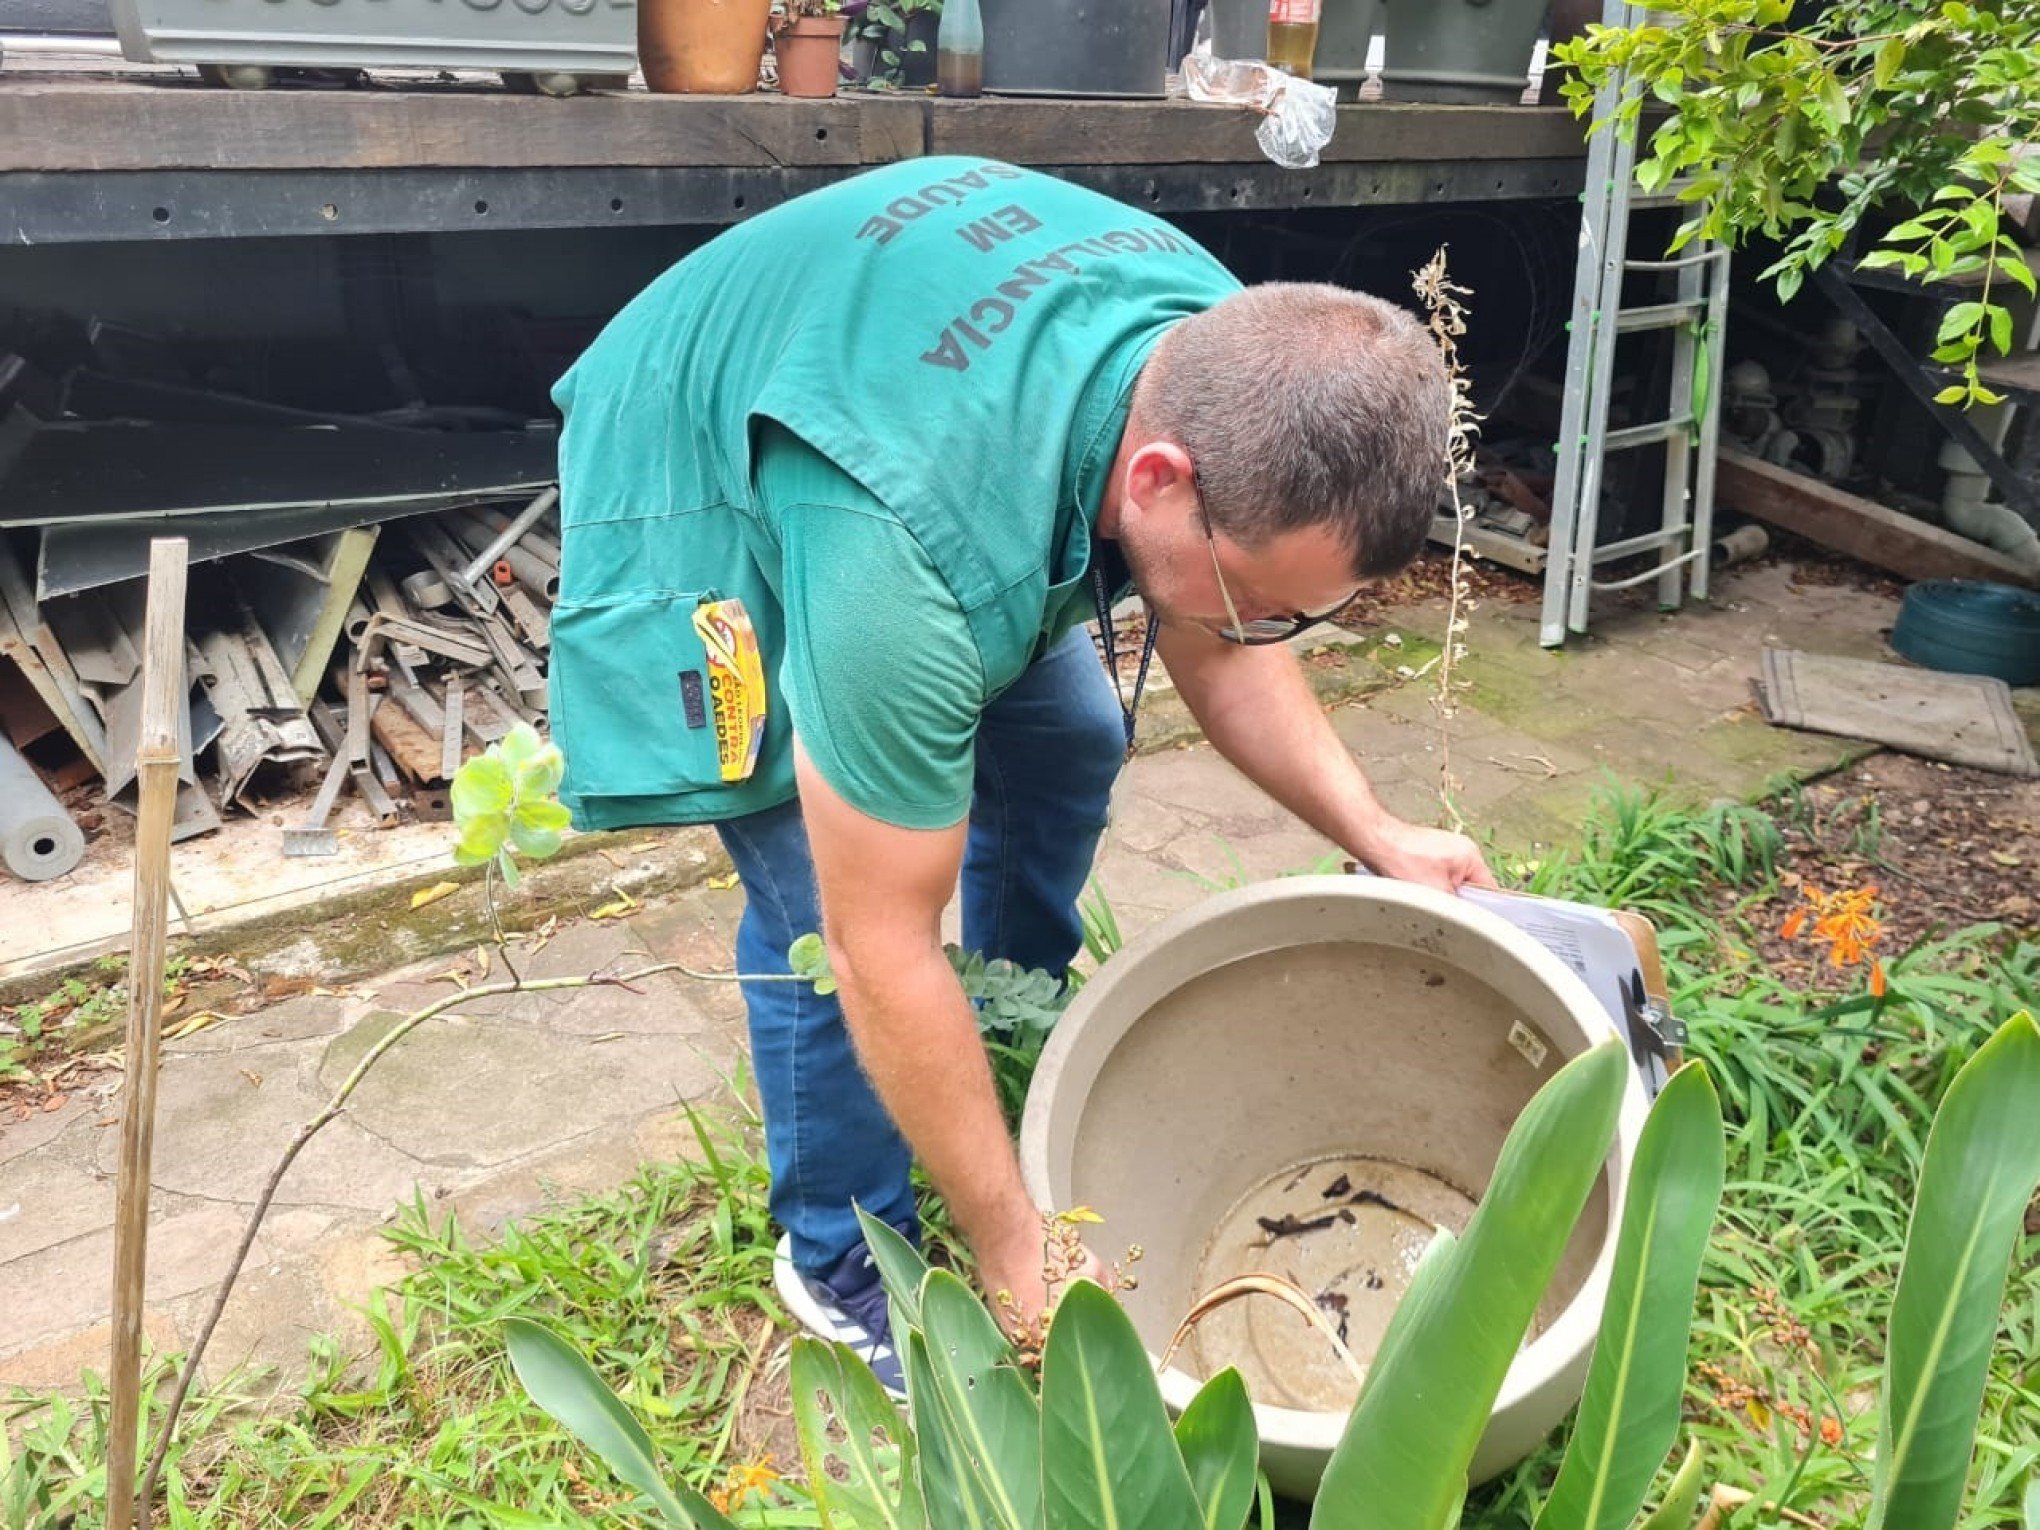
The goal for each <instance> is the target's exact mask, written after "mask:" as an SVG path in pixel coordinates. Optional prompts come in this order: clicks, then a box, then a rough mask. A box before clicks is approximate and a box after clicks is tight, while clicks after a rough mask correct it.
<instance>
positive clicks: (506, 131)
mask: <svg viewBox="0 0 2040 1530" xmlns="http://www.w3.org/2000/svg"><path fill="white" fill-rule="evenodd" d="M1257 120H1258V119H1257V118H1256V117H1254V116H1253V114H1252V113H1250V112H1247V111H1245V110H1244V109H1242V108H1238V107H1229V106H1207V105H1199V104H1197V103H1194V102H1189V101H1065V100H1024V99H1018V98H1005V99H1001V98H995V97H985V98H983V99H980V100H975V101H942V100H930V99H927V98H925V97H918V98H917V97H913V96H883V95H856V96H839V97H837V98H835V99H833V100H827V101H795V100H789V99H787V98H785V97H783V96H776V95H763V94H760V95H749V96H719V97H709V96H655V95H650V94H647V93H646V92H643V91H632V92H627V93H618V94H614V95H594V96H577V97H575V98H573V99H571V100H565V101H554V100H549V99H545V98H540V97H533V96H513V95H510V94H508V93H507V92H504V91H497V90H491V89H487V88H484V87H464V86H457V87H448V88H445V89H441V90H410V91H306V90H272V91H238V90H221V89H212V88H209V87H205V86H201V85H198V84H196V83H195V82H192V81H188V80H181V79H180V80H175V81H167V80H166V81H148V82H145V81H139V80H109V79H86V80H65V79H46V78H37V79H29V80H25V81H22V82H20V83H17V84H13V85H10V86H9V87H8V89H6V90H5V91H0V172H5V171H44V172H52V171H54V172H62V171H87V170H326V169H331V170H362V169H369V170H373V169H396V168H403V169H466V168H496V169H545V168H558V169H574V168H602V167H607V166H655V167H658V166H717V167H730V168H740V169H774V168H782V167H787V168H832V167H842V168H848V167H854V166H859V165H877V164H890V163H892V162H893V161H895V160H901V159H912V158H916V157H918V156H920V155H922V154H982V155H996V156H997V157H999V158H1001V159H1005V160H1010V161H1013V162H1014V163H1017V164H1033V165H1058V166H1061V165H1072V166H1074V165H1139V164H1205V163H1210V164H1254V165H1261V164H1265V163H1266V156H1264V155H1263V154H1262V153H1261V150H1260V147H1259V145H1257V144H1256V143H1255V142H1254V127H1255V124H1256V122H1257ZM1584 152H1585V150H1584V147H1583V142H1582V139H1581V129H1580V125H1579V123H1578V121H1577V120H1576V119H1575V118H1574V117H1573V116H1572V114H1571V113H1570V112H1568V111H1566V110H1564V109H1563V108H1558V107H1535V106H1439V105H1420V104H1414V103H1400V104H1396V103H1387V102H1371V103H1367V104H1364V105H1355V106H1343V107H1340V108H1339V121H1338V128H1337V131H1336V132H1335V133H1334V135H1333V138H1332V141H1331V143H1330V144H1328V145H1327V146H1326V148H1325V152H1324V158H1325V159H1326V160H1327V161H1328V162H1330V163H1333V164H1347V163H1364V162H1373V163H1377V164H1380V163H1388V164H1393V163H1409V162H1414V163H1441V164H1442V163H1451V164H1461V165H1463V164H1465V163H1467V162H1483V161H1504V160H1523V159H1568V158H1575V159H1576V158H1578V157H1580V156H1581V155H1582V154H1583V153H1584ZM1297 173H1298V174H1299V175H1302V176H1308V175H1309V173H1310V172H1308V171H1302V172H1297Z"/></svg>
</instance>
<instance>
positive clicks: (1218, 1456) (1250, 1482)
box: [1176, 1366, 1260, 1530]
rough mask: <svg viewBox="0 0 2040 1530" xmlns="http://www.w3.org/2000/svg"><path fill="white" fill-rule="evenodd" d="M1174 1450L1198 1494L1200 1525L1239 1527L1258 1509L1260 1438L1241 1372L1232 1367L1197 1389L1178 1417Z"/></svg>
mask: <svg viewBox="0 0 2040 1530" xmlns="http://www.w3.org/2000/svg"><path fill="white" fill-rule="evenodd" d="M1176 1449H1177V1450H1178V1451H1179V1452H1180V1453H1181V1454H1182V1457H1183V1465H1184V1466H1185V1467H1186V1468H1188V1470H1189V1472H1190V1487H1191V1490H1192V1491H1193V1492H1195V1493H1196V1495H1197V1511H1198V1519H1197V1523H1198V1525H1199V1527H1200V1530H1241V1527H1242V1526H1243V1525H1245V1524H1246V1522H1247V1515H1248V1514H1250V1513H1252V1512H1253V1508H1254V1474H1255V1472H1256V1471H1257V1470H1259V1468H1260V1437H1259V1433H1258V1432H1257V1431H1256V1430H1255V1428H1254V1405H1253V1404H1252V1403H1250V1402H1249V1401H1247V1384H1246V1383H1245V1382H1244V1381H1242V1380H1240V1373H1239V1372H1238V1371H1236V1370H1234V1369H1232V1367H1230V1366H1228V1367H1226V1369H1224V1370H1222V1371H1220V1372H1219V1373H1218V1374H1217V1375H1216V1376H1214V1377H1212V1378H1211V1380H1209V1381H1207V1382H1205V1383H1204V1385H1203V1386H1201V1387H1199V1388H1198V1389H1197V1395H1196V1396H1195V1397H1193V1398H1191V1399H1190V1406H1189V1407H1187V1408H1185V1409H1184V1410H1183V1416H1182V1417H1181V1418H1179V1419H1177V1420H1176Z"/></svg>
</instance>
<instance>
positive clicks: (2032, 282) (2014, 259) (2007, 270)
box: [1998, 251, 2040, 349]
mask: <svg viewBox="0 0 2040 1530" xmlns="http://www.w3.org/2000/svg"><path fill="white" fill-rule="evenodd" d="M1998 269H1999V270H2000V271H2002V272H2004V274H2005V275H2006V276H2007V277H2008V278H2010V279H2011V280H2012V281H2014V282H2016V283H2018V285H2019V286H2020V287H2021V288H2023V289H2024V291H2025V294H2026V296H2027V297H2035V296H2040V277H2036V276H2034V274H2033V268H2032V267H2031V266H2029V265H2027V264H2026V261H2025V256H2024V254H2023V252H2018V251H2015V252H2013V253H2012V255H2011V256H2010V257H2009V258H2008V259H2005V260H2001V261H1999V262H1998ZM2006 349H2008V347H2007V348H2006Z"/></svg>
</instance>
